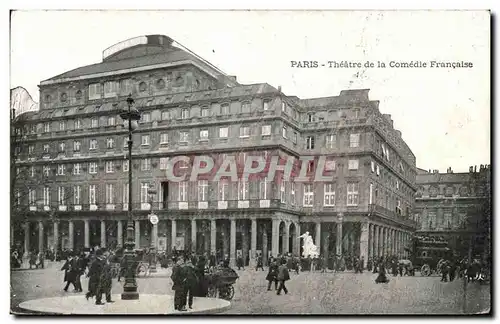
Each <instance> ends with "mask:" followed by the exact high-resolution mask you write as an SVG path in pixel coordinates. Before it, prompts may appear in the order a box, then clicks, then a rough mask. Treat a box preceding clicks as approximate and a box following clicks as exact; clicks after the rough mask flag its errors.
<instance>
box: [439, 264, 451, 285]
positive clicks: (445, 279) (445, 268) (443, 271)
mask: <svg viewBox="0 0 500 324" xmlns="http://www.w3.org/2000/svg"><path fill="white" fill-rule="evenodd" d="M448 270H449V266H448V261H444V262H443V263H442V264H441V281H443V282H448Z"/></svg>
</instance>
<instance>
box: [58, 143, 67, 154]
mask: <svg viewBox="0 0 500 324" xmlns="http://www.w3.org/2000/svg"><path fill="white" fill-rule="evenodd" d="M64 151H66V144H65V143H59V153H64Z"/></svg>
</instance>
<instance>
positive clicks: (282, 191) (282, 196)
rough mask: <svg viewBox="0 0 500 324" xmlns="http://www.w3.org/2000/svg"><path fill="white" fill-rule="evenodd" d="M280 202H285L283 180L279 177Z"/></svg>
mask: <svg viewBox="0 0 500 324" xmlns="http://www.w3.org/2000/svg"><path fill="white" fill-rule="evenodd" d="M280 202H281V203H282V204H284V203H286V196H285V181H284V180H283V179H281V183H280Z"/></svg>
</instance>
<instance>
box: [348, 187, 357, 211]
mask: <svg viewBox="0 0 500 324" xmlns="http://www.w3.org/2000/svg"><path fill="white" fill-rule="evenodd" d="M358 186H359V185H358V183H355V182H351V183H348V184H347V206H357V205H358V199H359V194H358Z"/></svg>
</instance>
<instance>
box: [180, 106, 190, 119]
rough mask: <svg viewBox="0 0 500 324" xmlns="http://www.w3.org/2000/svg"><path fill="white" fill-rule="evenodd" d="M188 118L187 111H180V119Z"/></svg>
mask: <svg viewBox="0 0 500 324" xmlns="http://www.w3.org/2000/svg"><path fill="white" fill-rule="evenodd" d="M188 118H189V109H186V108H184V109H181V119H188Z"/></svg>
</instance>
